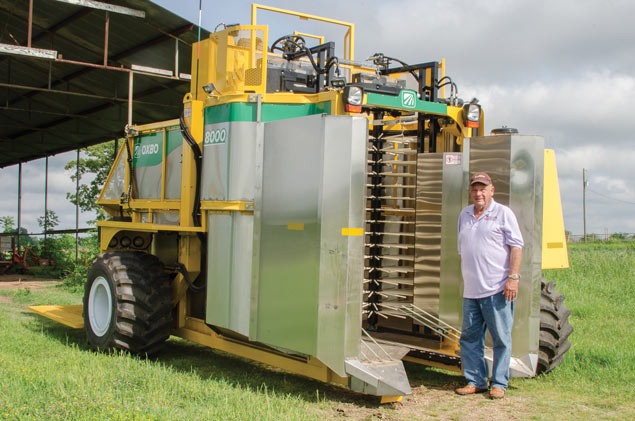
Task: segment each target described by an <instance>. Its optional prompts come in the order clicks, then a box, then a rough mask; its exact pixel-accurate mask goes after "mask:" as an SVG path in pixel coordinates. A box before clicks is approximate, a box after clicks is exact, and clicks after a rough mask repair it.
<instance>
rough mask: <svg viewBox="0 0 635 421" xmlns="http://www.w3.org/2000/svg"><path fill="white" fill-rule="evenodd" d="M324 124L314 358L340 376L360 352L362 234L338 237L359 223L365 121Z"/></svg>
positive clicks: (362, 209)
mask: <svg viewBox="0 0 635 421" xmlns="http://www.w3.org/2000/svg"><path fill="white" fill-rule="evenodd" d="M323 122H324V149H323V162H322V165H323V171H322V180H321V183H322V186H321V190H322V191H321V193H322V194H321V197H320V202H321V203H319V209H320V212H319V218H320V221H321V233H320V234H321V235H320V268H319V271H320V275H319V302H318V332H317V333H318V341H317V353H316V356H317V357H318V358H319V359H320V361H322V362H324V363H325V364H326V365H327V366H329V367H330V368H331V369H332V370H334V371H335V372H336V373H338V374H339V375H340V376H344V373H345V366H344V359H345V358H346V357H351V356H357V355H358V352H359V343H360V329H361V323H362V319H361V314H362V307H361V304H362V303H361V296H362V292H361V285H362V278H363V276H364V259H363V248H364V236H363V235H342V229H346V228H356V229H362V228H363V227H364V214H365V199H364V191H365V189H366V186H365V176H366V139H367V136H368V124H367V122H366V119H363V118H350V117H323ZM360 234H361V233H360Z"/></svg>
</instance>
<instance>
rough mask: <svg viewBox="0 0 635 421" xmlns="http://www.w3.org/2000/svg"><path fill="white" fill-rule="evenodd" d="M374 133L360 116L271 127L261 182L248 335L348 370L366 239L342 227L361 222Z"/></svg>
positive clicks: (358, 323)
mask: <svg viewBox="0 0 635 421" xmlns="http://www.w3.org/2000/svg"><path fill="white" fill-rule="evenodd" d="M366 136H367V123H366V120H365V119H362V118H351V117H330V116H321V115H317V116H308V117H301V118H296V119H289V120H282V121H276V122H271V123H267V124H266V125H265V129H264V143H263V153H262V154H263V164H262V178H261V182H262V184H261V185H262V190H261V191H262V193H261V194H259V193H258V191H259V190H260V187H259V183H258V182H257V183H256V193H257V194H256V199H255V209H256V212H255V221H256V224H255V226H254V233H255V235H254V264H253V267H254V268H256V267H257V268H258V275H257V276H258V278H257V279H254V284H257V286H252V295H253V296H254V299H253V301H252V309H253V310H252V322H251V327H250V339H253V340H257V341H261V342H264V343H267V344H270V345H274V346H276V347H281V348H284V349H287V350H292V351H295V352H300V353H304V354H309V355H314V356H317V357H318V358H319V359H320V360H321V361H322V362H324V363H325V364H327V366H329V367H330V368H331V369H332V370H334V371H335V372H337V373H338V374H340V375H344V374H345V367H344V359H345V357H346V356H349V355H350V356H354V355H356V354H357V350H358V346H359V340H360V327H361V318H360V317H361V316H360V315H361V292H360V287H361V279H362V273H363V263H362V262H363V259H362V256H363V254H362V252H363V250H362V247H363V244H362V242H363V237H362V236H344V235H342V228H358V229H360V228H363V217H364V205H363V203H364V173H365V149H366V148H365V141H366ZM258 154H259V151H258V148H256V156H258ZM257 174H260V172H259V171H257ZM258 237H259V238H258ZM254 276H256V274H254ZM252 285H253V284H252Z"/></svg>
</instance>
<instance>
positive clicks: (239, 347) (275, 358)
mask: <svg viewBox="0 0 635 421" xmlns="http://www.w3.org/2000/svg"><path fill="white" fill-rule="evenodd" d="M173 334H174V335H176V336H179V337H181V338H183V339H187V340H189V341H192V342H196V343H198V344H201V345H204V346H208V347H210V348H214V349H218V350H221V351H225V352H228V353H230V354H234V355H238V356H240V357H244V358H249V359H251V360H254V361H258V362H261V363H265V364H269V365H271V366H274V367H279V368H282V369H283V370H287V371H290V372H292V373H297V374H300V375H303V376H306V377H310V378H312V379H316V380H320V381H322V382H327V383H337V384H340V385H343V386H348V377H341V376H338V375H337V374H336V373H335V372H333V371H332V370H331V369H329V368H328V367H327V366H325V365H324V364H323V363H322V362H321V361H319V360H318V359H316V358H313V357H311V356H306V357H302V356H297V355H290V354H285V353H282V352H280V351H277V350H275V349H273V348H270V347H266V346H264V345H259V344H256V343H251V342H245V341H241V340H238V339H232V338H228V337H226V336H223V335H221V334H218V333H216V332H214V331H213V330H212V329H211V328H210V327H209V326H207V325H206V324H205V322H204V321H203V320H200V319H197V318H194V317H189V316H186V317H185V318H184V324H183V326H181V327H179V328H177V329H175V330H174V332H173Z"/></svg>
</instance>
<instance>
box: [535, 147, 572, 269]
mask: <svg viewBox="0 0 635 421" xmlns="http://www.w3.org/2000/svg"><path fill="white" fill-rule="evenodd" d="M568 267H569V253H568V250H567V238H566V236H565V232H564V219H563V218H562V202H561V200H560V187H559V185H558V170H557V167H556V155H555V153H554V151H553V149H545V181H544V192H543V195H542V268H543V269H562V268H568Z"/></svg>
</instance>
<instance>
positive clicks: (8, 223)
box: [0, 216, 15, 232]
mask: <svg viewBox="0 0 635 421" xmlns="http://www.w3.org/2000/svg"><path fill="white" fill-rule="evenodd" d="M0 224H2V229H3V232H11V231H15V219H13V216H0Z"/></svg>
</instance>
